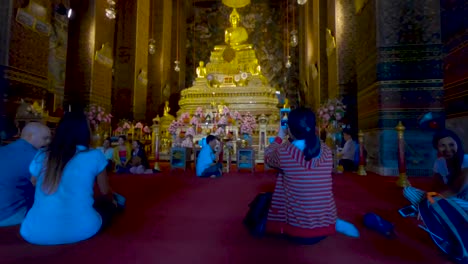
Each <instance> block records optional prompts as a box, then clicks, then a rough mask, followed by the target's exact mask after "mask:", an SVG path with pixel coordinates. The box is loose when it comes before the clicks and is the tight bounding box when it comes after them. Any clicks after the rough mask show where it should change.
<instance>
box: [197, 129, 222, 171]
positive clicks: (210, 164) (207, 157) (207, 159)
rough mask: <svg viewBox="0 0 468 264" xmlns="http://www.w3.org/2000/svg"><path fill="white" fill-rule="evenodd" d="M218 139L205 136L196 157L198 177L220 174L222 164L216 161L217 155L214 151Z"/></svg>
mask: <svg viewBox="0 0 468 264" xmlns="http://www.w3.org/2000/svg"><path fill="white" fill-rule="evenodd" d="M217 144H218V139H217V138H216V137H215V136H213V135H209V136H207V137H206V144H205V145H204V146H203V147H202V149H201V151H200V154H198V158H197V164H196V169H197V176H198V177H219V176H221V174H222V164H221V163H220V162H217V160H218V156H217V154H216V153H215V147H216V145H217Z"/></svg>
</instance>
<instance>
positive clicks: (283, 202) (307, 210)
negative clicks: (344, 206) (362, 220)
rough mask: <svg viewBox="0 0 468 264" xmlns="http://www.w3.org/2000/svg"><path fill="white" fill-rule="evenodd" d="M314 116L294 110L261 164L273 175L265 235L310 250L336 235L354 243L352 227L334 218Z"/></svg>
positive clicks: (325, 150) (327, 164)
mask: <svg viewBox="0 0 468 264" xmlns="http://www.w3.org/2000/svg"><path fill="white" fill-rule="evenodd" d="M315 127H316V121H315V114H314V113H313V112H312V110H310V109H307V108H296V109H294V110H293V111H291V113H290V114H289V118H288V122H287V126H281V127H280V128H279V130H278V136H277V137H276V138H275V140H274V141H273V142H272V143H271V144H270V145H269V146H268V147H267V148H266V149H265V164H268V166H270V167H271V168H275V169H277V170H278V172H279V173H278V176H277V178H276V186H275V189H274V192H273V193H272V198H271V205H270V207H269V211H268V214H267V221H266V233H267V234H273V235H281V236H286V237H287V238H289V239H291V240H292V241H294V242H297V243H301V244H314V243H317V242H319V241H321V240H322V239H324V238H325V237H327V236H330V235H333V234H335V232H340V233H343V234H345V235H348V236H351V237H359V231H358V230H357V229H356V227H355V226H354V225H353V224H351V223H348V222H346V221H344V220H341V219H338V218H337V210H336V206H335V199H334V196H333V188H332V185H333V184H332V180H333V178H332V166H333V162H332V151H331V150H330V148H329V147H328V146H327V145H326V144H323V143H321V142H320V139H319V137H318V136H317V133H316V130H315Z"/></svg>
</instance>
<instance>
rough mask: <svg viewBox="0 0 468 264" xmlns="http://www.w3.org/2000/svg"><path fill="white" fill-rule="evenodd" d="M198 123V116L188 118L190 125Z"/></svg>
mask: <svg viewBox="0 0 468 264" xmlns="http://www.w3.org/2000/svg"><path fill="white" fill-rule="evenodd" d="M199 124H200V118H199V117H198V116H196V115H194V116H193V117H192V119H191V120H190V125H192V126H197V125H199Z"/></svg>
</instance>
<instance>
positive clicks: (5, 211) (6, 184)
mask: <svg viewBox="0 0 468 264" xmlns="http://www.w3.org/2000/svg"><path fill="white" fill-rule="evenodd" d="M49 141H50V130H49V128H48V127H46V126H45V125H43V124H40V123H36V122H31V123H28V124H27V125H26V126H25V127H24V128H23V131H22V132H21V138H20V139H18V140H16V141H15V142H13V143H11V144H9V145H6V146H4V147H0V157H1V158H0V171H1V173H0V226H12V225H18V224H21V222H23V219H24V217H25V215H26V213H27V211H28V210H29V208H30V207H31V206H32V204H33V202H34V186H33V183H32V182H31V174H30V173H29V170H28V167H29V164H30V163H31V161H32V160H33V158H34V156H35V155H36V153H37V151H38V149H40V148H42V147H44V146H46V145H47V144H48V143H49Z"/></svg>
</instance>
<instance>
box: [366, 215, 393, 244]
mask: <svg viewBox="0 0 468 264" xmlns="http://www.w3.org/2000/svg"><path fill="white" fill-rule="evenodd" d="M363 220H364V226H365V227H367V228H369V229H371V230H374V231H376V232H377V233H379V234H381V235H383V236H385V237H386V238H393V237H394V236H395V231H394V225H393V224H392V223H390V222H389V221H387V220H385V219H383V218H382V217H381V216H380V215H378V214H375V213H367V214H365V215H364V219H363Z"/></svg>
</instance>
